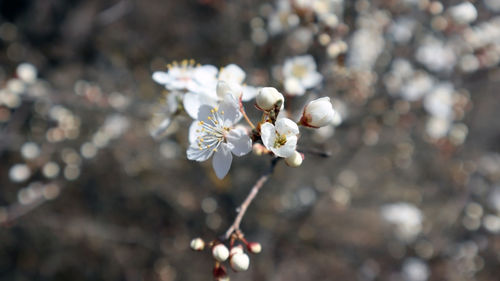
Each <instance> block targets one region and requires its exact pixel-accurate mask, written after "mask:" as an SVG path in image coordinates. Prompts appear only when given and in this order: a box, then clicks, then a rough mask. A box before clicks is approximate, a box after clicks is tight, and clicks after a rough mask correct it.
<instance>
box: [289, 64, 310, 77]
mask: <svg viewBox="0 0 500 281" xmlns="http://www.w3.org/2000/svg"><path fill="white" fill-rule="evenodd" d="M306 73H307V67H306V66H305V65H302V64H294V65H293V67H292V74H293V76H295V77H297V78H302V77H304V76H305V75H306Z"/></svg>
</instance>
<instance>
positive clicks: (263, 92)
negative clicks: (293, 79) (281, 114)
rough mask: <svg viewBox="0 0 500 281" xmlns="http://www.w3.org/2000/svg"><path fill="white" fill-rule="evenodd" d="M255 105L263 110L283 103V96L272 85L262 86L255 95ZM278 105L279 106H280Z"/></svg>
mask: <svg viewBox="0 0 500 281" xmlns="http://www.w3.org/2000/svg"><path fill="white" fill-rule="evenodd" d="M256 101H257V106H258V107H259V108H260V109H262V110H265V111H268V110H271V109H273V108H274V106H275V105H276V104H278V103H281V105H283V103H284V101H285V98H284V97H283V95H282V94H281V93H280V92H278V90H276V89H275V88H273V87H264V88H262V89H260V90H259V93H258V94H257V97H256ZM281 105H280V106H281Z"/></svg>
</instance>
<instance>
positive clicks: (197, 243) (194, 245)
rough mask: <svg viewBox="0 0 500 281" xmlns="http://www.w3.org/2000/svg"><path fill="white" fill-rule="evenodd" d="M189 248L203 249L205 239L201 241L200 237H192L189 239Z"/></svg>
mask: <svg viewBox="0 0 500 281" xmlns="http://www.w3.org/2000/svg"><path fill="white" fill-rule="evenodd" d="M190 246H191V249H193V250H195V251H203V249H204V248H205V241H203V239H201V238H194V239H193V240H191V244H190Z"/></svg>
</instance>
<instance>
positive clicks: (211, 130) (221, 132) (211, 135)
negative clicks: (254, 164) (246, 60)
mask: <svg viewBox="0 0 500 281" xmlns="http://www.w3.org/2000/svg"><path fill="white" fill-rule="evenodd" d="M241 117H242V114H241V112H240V111H239V101H237V100H236V98H235V97H234V96H233V95H231V94H227V95H226V96H225V98H224V100H223V101H222V102H221V103H220V105H219V107H212V106H209V105H202V106H200V109H199V112H198V118H197V120H196V121H194V122H193V123H192V125H191V127H190V128H189V141H190V143H191V144H190V146H189V148H188V150H187V157H188V159H189V160H196V161H199V162H201V161H206V160H208V158H210V157H211V156H212V155H214V157H213V159H212V166H213V168H214V171H215V174H216V175H217V177H218V178H220V179H222V178H224V176H226V174H227V173H228V171H229V168H230V167H231V162H232V160H233V156H232V154H234V155H236V156H243V155H245V154H247V153H248V152H250V150H251V149H252V140H251V139H250V137H249V136H248V133H247V131H246V129H245V128H242V127H234V125H235V124H236V123H237V122H238V121H239V120H240V119H241ZM231 153H232V154H231Z"/></svg>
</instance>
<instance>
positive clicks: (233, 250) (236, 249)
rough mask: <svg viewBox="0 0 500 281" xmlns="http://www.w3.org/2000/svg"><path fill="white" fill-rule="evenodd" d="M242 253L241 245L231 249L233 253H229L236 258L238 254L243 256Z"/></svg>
mask: <svg viewBox="0 0 500 281" xmlns="http://www.w3.org/2000/svg"><path fill="white" fill-rule="evenodd" d="M242 253H243V247H241V245H238V246H235V247H232V248H231V251H229V256H234V255H236V254H242Z"/></svg>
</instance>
